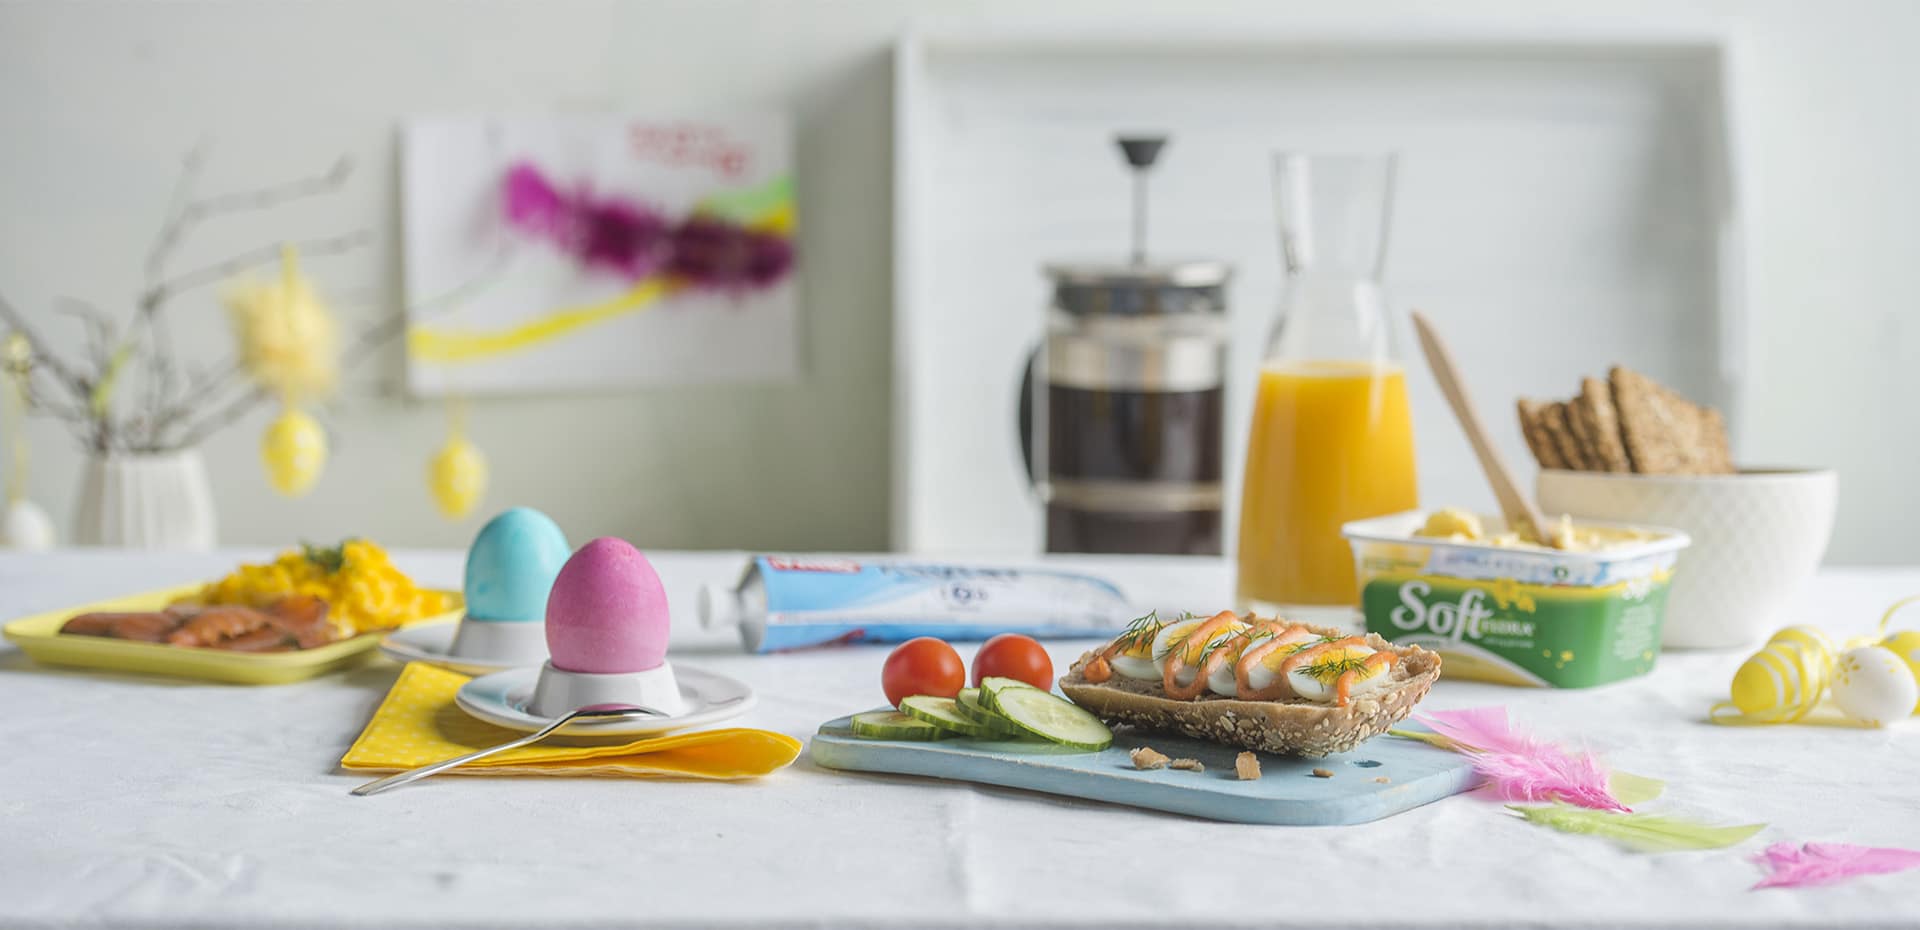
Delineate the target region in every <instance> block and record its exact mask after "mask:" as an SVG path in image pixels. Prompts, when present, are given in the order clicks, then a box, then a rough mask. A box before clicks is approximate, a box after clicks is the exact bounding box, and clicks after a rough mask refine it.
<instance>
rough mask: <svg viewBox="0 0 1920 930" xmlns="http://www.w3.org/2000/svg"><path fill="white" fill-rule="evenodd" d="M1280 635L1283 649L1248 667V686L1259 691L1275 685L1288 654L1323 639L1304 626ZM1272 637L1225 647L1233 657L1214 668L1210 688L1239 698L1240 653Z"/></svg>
mask: <svg viewBox="0 0 1920 930" xmlns="http://www.w3.org/2000/svg"><path fill="white" fill-rule="evenodd" d="M1278 635H1279V639H1280V648H1278V649H1275V650H1273V651H1271V652H1268V653H1267V654H1266V655H1264V656H1261V657H1260V661H1258V662H1256V663H1254V665H1253V667H1252V668H1250V669H1247V686H1248V687H1250V688H1252V689H1253V690H1255V691H1258V690H1260V689H1262V688H1265V687H1267V686H1268V685H1271V684H1273V680H1274V679H1275V678H1278V677H1280V663H1282V662H1285V661H1286V660H1287V656H1290V655H1293V654H1294V653H1295V652H1298V651H1299V650H1300V648H1301V647H1302V646H1305V645H1306V644H1307V643H1314V642H1319V641H1320V637H1319V636H1318V635H1317V634H1314V633H1309V632H1307V631H1306V630H1301V629H1294V630H1287V631H1285V632H1283V633H1280V634H1278ZM1268 638H1269V637H1267V636H1259V635H1255V636H1254V637H1252V638H1251V639H1247V638H1242V639H1241V640H1240V641H1239V642H1237V643H1233V644H1229V645H1228V646H1222V647H1221V648H1223V649H1225V648H1232V649H1233V657H1232V658H1231V659H1229V660H1228V661H1226V662H1224V663H1222V664H1221V665H1220V667H1219V668H1216V669H1214V670H1213V674H1212V675H1210V676H1208V678H1207V688H1208V689H1209V690H1211V691H1212V692H1213V693H1215V694H1220V695H1225V696H1227V697H1237V696H1238V695H1239V693H1240V681H1239V679H1238V678H1237V677H1236V675H1235V669H1236V668H1237V667H1238V666H1239V665H1240V655H1241V654H1242V653H1244V652H1246V651H1247V650H1248V649H1250V648H1252V647H1253V646H1254V645H1256V644H1259V643H1265V642H1267V641H1268Z"/></svg>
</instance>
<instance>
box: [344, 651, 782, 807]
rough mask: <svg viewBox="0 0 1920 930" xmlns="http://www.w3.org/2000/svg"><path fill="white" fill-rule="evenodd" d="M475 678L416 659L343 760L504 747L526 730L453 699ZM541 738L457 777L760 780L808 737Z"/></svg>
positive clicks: (411, 758) (353, 765)
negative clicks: (471, 711)
mask: <svg viewBox="0 0 1920 930" xmlns="http://www.w3.org/2000/svg"><path fill="white" fill-rule="evenodd" d="M468 680H469V679H468V678H467V676H465V675H461V674H458V673H456V672H450V671H447V670H446V669H443V668H436V667H434V666H431V665H427V664H425V663H423V662H411V663H408V665H407V667H406V668H403V669H401V670H400V679H399V680H398V681H396V682H394V683H393V690H391V691H388V692H387V699H386V700H384V701H382V702H380V709H379V710H376V711H374V712H373V720H372V721H370V722H369V723H368V724H367V728H366V729H365V730H364V731H362V732H361V733H360V738H359V739H357V740H354V741H353V746H352V748H349V749H348V750H347V754H346V755H345V756H344V757H342V758H341V760H340V767H341V768H343V769H347V770H350V771H356V772H396V771H403V770H405V769H411V768H417V767H419V766H422V765H428V764H431V763H434V762H439V761H440V760H442V759H451V758H453V757H454V756H460V755H465V754H467V753H470V752H473V751H474V750H477V749H485V748H486V747H488V746H497V745H499V744H501V743H504V742H508V741H509V740H512V739H514V738H516V737H519V736H524V735H525V734H523V733H519V732H517V731H514V730H509V729H506V728H504V727H497V726H494V725H493V724H491V723H485V722H482V721H479V720H475V719H474V718H472V717H469V716H467V714H466V712H465V711H462V710H461V709H460V708H458V707H456V706H454V703H453V696H454V694H455V693H457V692H458V691H459V690H460V686H461V685H463V684H466V683H467V681H468ZM554 739H555V740H557V741H558V742H557V743H553V744H549V743H535V744H534V745H532V746H522V747H521V748H519V749H510V750H507V751H506V752H503V753H501V754H499V755H497V756H490V757H488V758H485V759H481V760H480V761H478V762H472V763H468V764H467V765H463V766H461V767H459V768H456V769H452V770H450V771H449V772H448V773H447V774H450V775H601V776H614V777H626V778H714V779H736V778H757V777H759V776H761V775H765V774H767V773H769V772H774V771H778V770H779V769H783V768H785V767H787V765H788V764H789V763H791V762H793V760H794V758H795V757H797V756H799V755H800V741H799V740H797V739H794V738H793V737H791V736H788V735H786V734H784V733H774V732H771V731H768V730H748V729H737V728H736V729H727V730H698V731H695V732H692V733H675V734H671V735H667V736H655V737H649V738H645V739H639V740H635V741H633V742H631V743H623V744H618V745H595V746H569V745H565V737H554Z"/></svg>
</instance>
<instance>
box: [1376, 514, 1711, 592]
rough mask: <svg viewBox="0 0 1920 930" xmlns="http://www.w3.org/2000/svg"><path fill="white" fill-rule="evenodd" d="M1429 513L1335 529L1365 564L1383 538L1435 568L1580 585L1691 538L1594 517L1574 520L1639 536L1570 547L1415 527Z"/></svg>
mask: <svg viewBox="0 0 1920 930" xmlns="http://www.w3.org/2000/svg"><path fill="white" fill-rule="evenodd" d="M1432 515H1433V511H1427V510H1409V511H1407V512H1405V513H1396V514H1389V515H1387V516H1384V517H1373V518H1371V519H1367V520H1356V521H1354V522H1352V523H1348V524H1346V525H1344V526H1342V527H1341V528H1340V530H1341V533H1342V534H1344V535H1345V536H1346V537H1347V539H1348V540H1349V541H1350V542H1352V543H1353V544H1354V549H1355V555H1356V557H1358V558H1359V559H1360V560H1361V562H1362V563H1363V564H1362V567H1363V569H1364V568H1365V563H1366V562H1367V561H1368V560H1370V559H1376V558H1379V557H1380V555H1379V554H1377V553H1369V552H1368V551H1366V550H1367V549H1368V548H1372V547H1376V546H1386V547H1393V548H1394V549H1395V550H1404V551H1405V554H1406V555H1408V556H1409V557H1411V556H1413V551H1414V550H1418V552H1419V555H1418V560H1419V561H1421V562H1423V563H1424V566H1423V567H1424V569H1425V570H1427V571H1432V572H1437V573H1440V574H1448V575H1456V576H1459V577H1463V578H1497V577H1511V578H1514V579H1516V580H1519V581H1523V582H1530V583H1536V584H1564V585H1583V586H1601V585H1608V584H1613V583H1616V582H1619V581H1622V580H1628V579H1632V578H1636V577H1640V576H1644V575H1650V574H1653V573H1655V572H1659V571H1664V570H1666V569H1669V568H1671V567H1672V566H1673V562H1674V559H1675V558H1676V557H1677V554H1678V553H1679V552H1680V550H1682V549H1685V548H1686V547H1687V546H1688V544H1690V543H1691V542H1692V541H1693V540H1692V539H1691V538H1689V537H1688V536H1687V534H1686V533H1685V532H1683V531H1681V530H1677V529H1673V528H1671V527H1664V526H1648V525H1645V524H1637V523H1607V522H1603V521H1599V520H1579V521H1576V526H1578V527H1580V528H1581V529H1594V530H1603V531H1613V532H1619V533H1621V534H1623V535H1628V536H1635V537H1640V538H1637V539H1634V540H1633V541H1631V542H1622V543H1619V544H1615V545H1609V546H1606V547H1604V548H1600V549H1591V550H1584V551H1569V550H1565V549H1547V548H1542V547H1540V546H1500V545H1495V544H1493V543H1491V542H1485V541H1478V540H1466V539H1455V538H1449V537H1445V536H1418V535H1415V534H1416V533H1417V532H1418V531H1419V530H1420V529H1421V528H1422V527H1424V526H1425V525H1426V523H1427V519H1428V517H1430V516H1432ZM1476 516H1478V518H1479V520H1480V523H1481V525H1482V527H1483V528H1484V529H1485V531H1486V533H1487V535H1489V536H1492V535H1496V534H1499V533H1504V532H1506V522H1505V521H1504V520H1502V519H1500V518H1499V517H1493V516H1487V515H1484V514H1478V515H1476Z"/></svg>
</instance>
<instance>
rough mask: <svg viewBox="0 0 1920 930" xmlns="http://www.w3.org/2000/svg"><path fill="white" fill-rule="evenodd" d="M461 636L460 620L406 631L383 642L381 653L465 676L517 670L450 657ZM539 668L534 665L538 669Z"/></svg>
mask: <svg viewBox="0 0 1920 930" xmlns="http://www.w3.org/2000/svg"><path fill="white" fill-rule="evenodd" d="M459 632H460V621H458V620H455V621H453V622H451V623H421V624H415V625H413V626H409V627H402V628H401V629H398V630H394V631H393V632H391V633H388V634H387V635H386V636H385V637H384V638H383V639H381V640H380V652H381V653H382V654H383V655H385V656H386V657H387V658H389V659H392V660H394V661H395V662H400V663H403V664H404V663H407V662H425V663H427V664H428V665H437V666H439V667H441V668H444V669H446V670H448V671H450V672H459V673H460V674H462V675H491V674H493V673H494V672H504V671H506V670H507V669H510V668H515V667H517V666H515V665H514V664H512V663H510V662H489V661H487V660H485V659H469V658H464V657H456V656H452V655H448V654H447V653H448V652H449V651H450V650H452V649H453V637H454V636H455V634H457V633H459ZM539 664H540V663H539V662H535V663H533V665H534V666H535V667H536V668H537V667H538V666H539Z"/></svg>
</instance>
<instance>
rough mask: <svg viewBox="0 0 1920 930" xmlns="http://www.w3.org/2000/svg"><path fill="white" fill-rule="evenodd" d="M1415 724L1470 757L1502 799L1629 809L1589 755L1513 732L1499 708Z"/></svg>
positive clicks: (1423, 717)
mask: <svg viewBox="0 0 1920 930" xmlns="http://www.w3.org/2000/svg"><path fill="white" fill-rule="evenodd" d="M1414 719H1415V720H1418V721H1419V722H1421V723H1424V724H1426V725H1427V726H1428V727H1430V728H1432V730H1433V731H1434V732H1435V733H1438V734H1440V735H1441V736H1444V737H1446V738H1448V739H1450V740H1453V741H1454V742H1455V743H1458V744H1460V746H1461V748H1462V749H1465V750H1467V751H1469V752H1471V753H1472V754H1473V767H1474V770H1475V771H1477V772H1479V773H1480V774H1481V775H1483V776H1485V777H1486V779H1487V781H1488V783H1489V784H1490V785H1491V786H1492V787H1493V790H1494V793H1495V794H1497V795H1499V797H1500V799H1501V800H1503V801H1565V802H1566V803H1568V804H1575V805H1578V806H1580V807H1587V808H1592V809H1594V810H1603V811H1625V810H1630V808H1628V807H1627V806H1626V805H1625V804H1622V803H1620V800H1619V799H1618V798H1615V797H1614V796H1613V792H1612V790H1610V789H1609V788H1608V787H1607V770H1606V768H1605V767H1604V766H1602V765H1601V764H1600V760H1598V759H1596V758H1594V756H1593V754H1592V753H1586V752H1583V753H1579V754H1577V755H1576V754H1574V753H1570V752H1567V751H1566V750H1564V749H1562V748H1560V747H1559V746H1556V745H1554V744H1553V743H1548V742H1544V741H1542V740H1536V739H1534V738H1533V737H1531V736H1528V735H1526V734H1524V733H1521V732H1519V731H1517V730H1515V729H1514V728H1513V724H1512V723H1511V722H1509V721H1508V720H1507V710H1506V708H1504V707H1475V708H1470V709H1467V710H1437V711H1434V712H1432V713H1430V714H1417V715H1415V716H1414Z"/></svg>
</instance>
